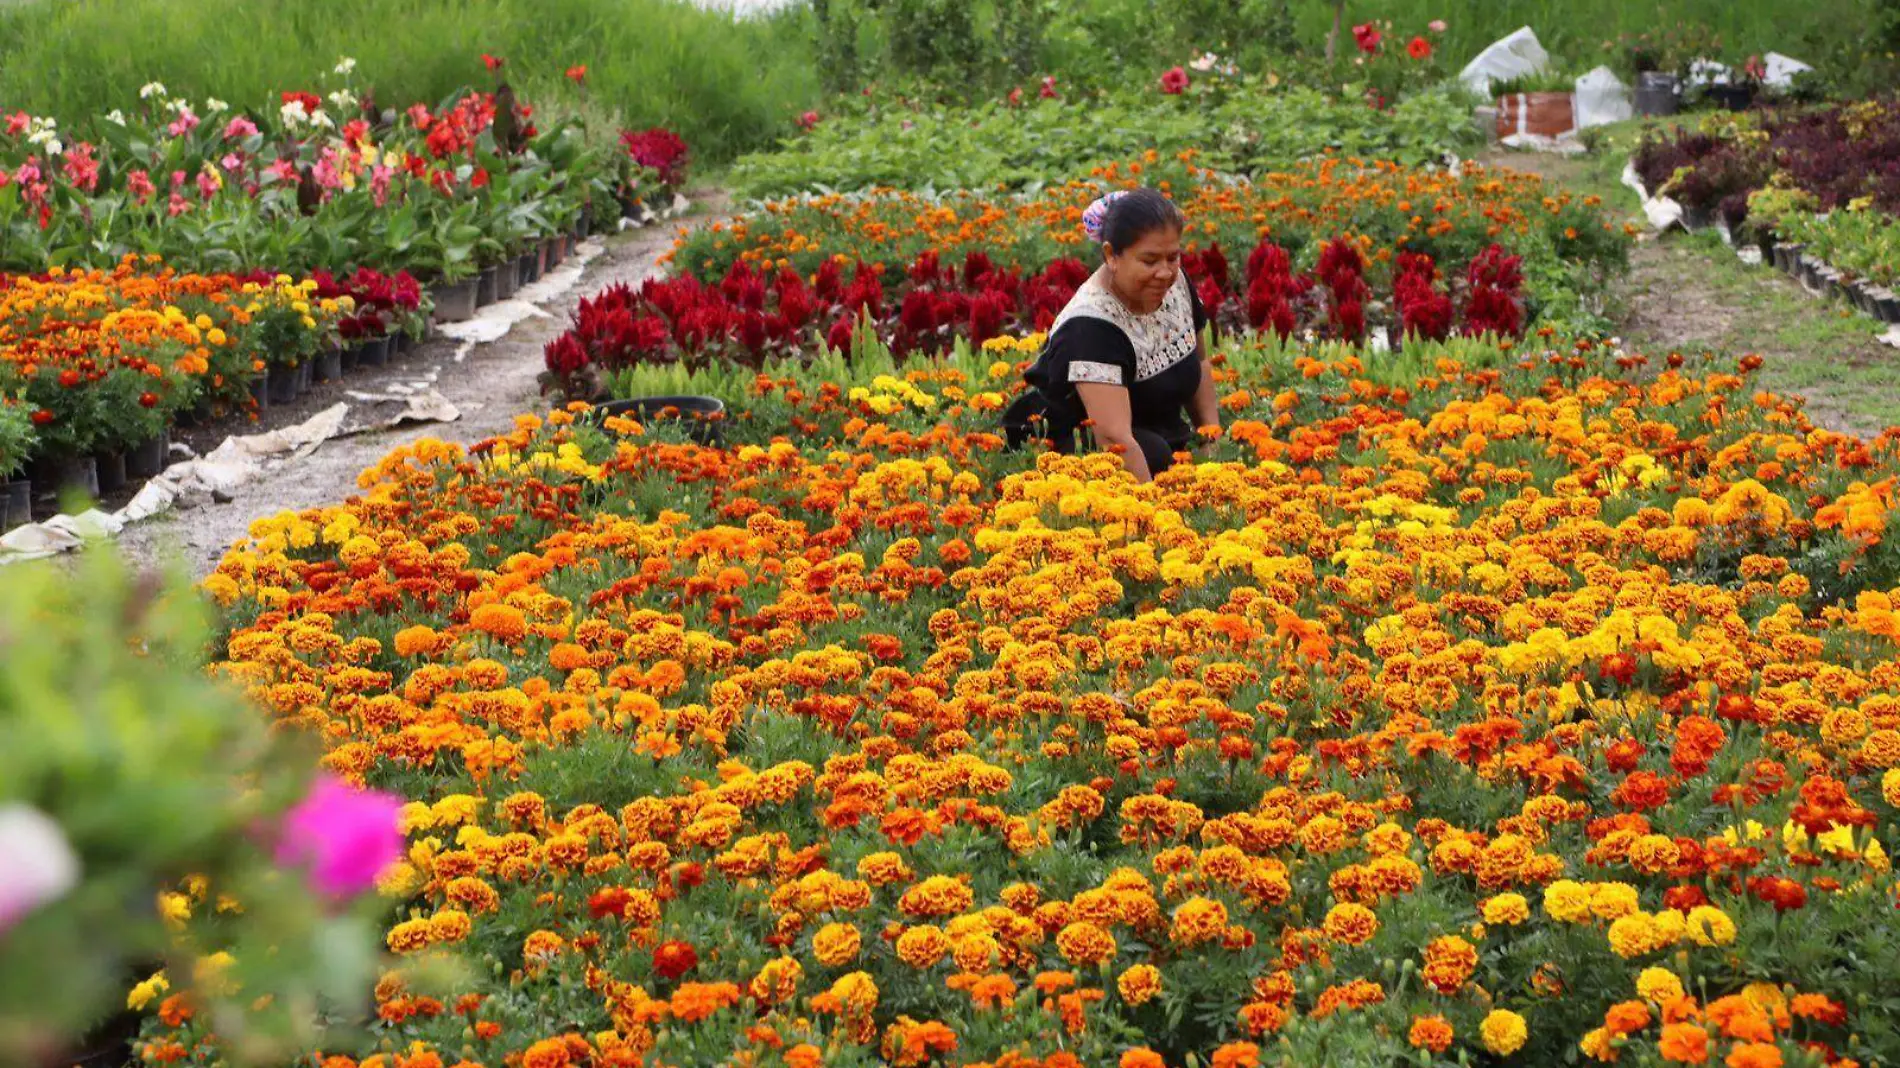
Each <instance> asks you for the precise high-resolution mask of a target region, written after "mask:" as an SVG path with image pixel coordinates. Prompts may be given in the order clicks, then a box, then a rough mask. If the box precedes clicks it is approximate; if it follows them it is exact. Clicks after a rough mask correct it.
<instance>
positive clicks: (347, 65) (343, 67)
mask: <svg viewBox="0 0 1900 1068" xmlns="http://www.w3.org/2000/svg"><path fill="white" fill-rule="evenodd" d="M355 69H356V60H354V59H351V58H350V57H348V56H344V57H343V58H342V59H339V60H337V61H336V73H338V74H348V73H349V72H351V71H353V70H355Z"/></svg>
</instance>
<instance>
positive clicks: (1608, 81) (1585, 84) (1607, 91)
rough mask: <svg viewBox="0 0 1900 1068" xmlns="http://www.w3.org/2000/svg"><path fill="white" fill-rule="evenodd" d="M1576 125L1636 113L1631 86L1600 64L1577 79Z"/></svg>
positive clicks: (1594, 122) (1598, 122)
mask: <svg viewBox="0 0 1900 1068" xmlns="http://www.w3.org/2000/svg"><path fill="white" fill-rule="evenodd" d="M1576 109H1577V129H1579V130H1581V129H1584V128H1586V127H1590V126H1602V125H1604V124H1606V123H1612V122H1622V121H1623V120H1624V119H1627V118H1629V117H1631V116H1633V115H1635V114H1636V107H1635V104H1634V102H1632V101H1631V99H1630V91H1629V87H1628V86H1626V85H1624V84H1623V82H1622V80H1621V79H1619V78H1617V76H1616V75H1615V74H1613V73H1611V71H1610V68H1608V67H1598V68H1597V69H1595V70H1593V71H1591V72H1590V73H1588V74H1586V75H1584V76H1583V77H1581V78H1578V79H1577V97H1576Z"/></svg>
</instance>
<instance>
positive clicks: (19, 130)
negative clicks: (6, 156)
mask: <svg viewBox="0 0 1900 1068" xmlns="http://www.w3.org/2000/svg"><path fill="white" fill-rule="evenodd" d="M32 125H33V116H31V115H28V114H27V113H26V112H24V111H16V112H14V113H13V114H11V115H8V116H7V136H8V137H18V136H20V135H21V134H23V133H25V132H26V131H27V128H28V127H30V126H32Z"/></svg>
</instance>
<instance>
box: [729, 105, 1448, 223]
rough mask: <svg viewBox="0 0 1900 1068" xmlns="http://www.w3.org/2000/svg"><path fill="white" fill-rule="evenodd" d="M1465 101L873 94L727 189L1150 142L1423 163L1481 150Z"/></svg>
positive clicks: (833, 180) (957, 167)
mask: <svg viewBox="0 0 1900 1068" xmlns="http://www.w3.org/2000/svg"><path fill="white" fill-rule="evenodd" d="M1476 143H1477V133H1476V130H1475V128H1474V127H1473V126H1472V125H1471V121H1470V113H1469V112H1468V111H1467V110H1466V107H1465V104H1464V102H1463V98H1462V97H1461V96H1460V95H1458V94H1456V93H1454V92H1453V91H1451V90H1449V89H1441V90H1434V91H1431V92H1427V93H1422V94H1417V95H1415V96H1412V97H1409V98H1407V99H1405V100H1403V101H1401V102H1400V103H1399V104H1398V105H1397V106H1395V107H1393V108H1392V109H1390V110H1389V111H1384V112H1381V111H1375V110H1373V109H1372V108H1369V107H1367V106H1366V105H1365V104H1364V103H1361V102H1359V101H1334V100H1329V99H1327V98H1326V97H1325V96H1323V95H1322V94H1320V93H1319V92H1317V91H1314V90H1311V89H1290V88H1284V87H1281V88H1271V89H1270V88H1268V87H1267V86H1265V85H1264V84H1262V83H1260V82H1256V81H1241V82H1238V83H1236V84H1235V85H1234V86H1233V87H1232V88H1231V89H1230V90H1224V91H1218V92H1217V91H1216V90H1214V89H1212V88H1210V89H1208V90H1207V91H1206V92H1205V93H1203V92H1201V91H1200V90H1199V89H1198V88H1197V89H1195V90H1191V91H1190V92H1189V93H1185V94H1182V95H1180V96H1165V95H1163V94H1161V93H1160V92H1158V91H1157V90H1156V89H1155V88H1154V87H1153V86H1149V85H1144V86H1142V87H1141V88H1139V89H1133V90H1128V91H1124V92H1119V93H1113V94H1104V95H1102V96H1099V97H1090V98H1083V99H1077V98H1071V97H1063V98H1059V99H1054V100H1039V99H1036V98H1034V97H1028V98H1027V99H1026V100H1025V101H1024V103H1023V104H1022V105H1021V106H1010V105H1008V104H1006V103H985V104H979V105H977V106H975V107H973V108H956V107H935V106H933V107H917V108H912V107H904V106H901V105H900V106H884V105H875V104H874V105H872V106H871V107H869V108H868V109H865V110H863V111H862V112H859V113H854V114H849V115H841V116H832V117H828V118H826V119H825V120H824V121H822V122H820V123H819V125H818V126H817V127H815V128H814V129H813V130H812V131H810V132H809V133H806V134H802V135H800V136H797V137H792V138H788V139H787V140H786V141H785V142H784V143H783V145H782V147H781V148H780V149H779V150H778V151H776V152H766V153H755V154H752V155H748V156H744V157H741V158H740V159H739V160H738V162H736V163H735V164H734V165H733V169H732V174H731V183H732V187H733V190H734V192H735V193H738V194H740V195H742V196H748V197H765V196H772V195H777V194H784V193H791V192H797V191H800V190H806V189H812V188H817V187H824V188H828V189H834V190H855V189H862V188H865V187H868V186H874V185H888V186H896V187H899V188H923V187H931V188H936V189H950V188H964V189H991V188H995V187H997V186H999V185H1000V186H1005V187H1008V188H1011V189H1019V188H1023V187H1026V186H1030V185H1033V184H1037V183H1041V182H1045V181H1054V180H1058V179H1061V178H1067V177H1072V176H1074V175H1077V174H1081V173H1086V172H1087V170H1088V169H1089V168H1090V167H1091V166H1095V165H1098V164H1106V163H1114V162H1120V161H1126V160H1129V159H1133V158H1135V157H1137V156H1139V155H1140V154H1141V153H1143V152H1146V151H1149V150H1154V151H1156V152H1159V153H1161V154H1163V155H1166V156H1172V155H1174V154H1175V153H1178V152H1181V151H1183V150H1186V149H1190V148H1192V149H1197V150H1199V152H1200V155H1201V159H1202V162H1204V163H1206V164H1208V165H1209V166H1213V167H1216V168H1218V169H1221V170H1224V171H1229V172H1234V173H1241V174H1249V173H1254V172H1257V171H1260V170H1262V169H1267V168H1272V167H1276V166H1284V165H1286V164H1289V163H1292V162H1295V161H1297V160H1300V159H1304V158H1307V157H1310V156H1315V155H1318V154H1320V153H1322V152H1324V151H1326V150H1328V149H1332V150H1336V151H1338V152H1340V153H1343V154H1346V155H1359V156H1366V157H1371V158H1381V159H1392V160H1397V161H1399V162H1401V163H1407V164H1419V163H1424V162H1428V161H1436V160H1437V159H1439V158H1440V157H1441V156H1442V155H1443V154H1444V153H1445V152H1447V151H1451V152H1457V153H1459V154H1464V153H1465V152H1467V151H1468V150H1470V149H1472V148H1474V147H1476Z"/></svg>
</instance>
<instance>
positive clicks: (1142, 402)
mask: <svg viewBox="0 0 1900 1068" xmlns="http://www.w3.org/2000/svg"><path fill="white" fill-rule="evenodd" d="M1206 323H1207V313H1206V312H1205V311H1203V310H1202V308H1201V300H1200V297H1199V296H1198V295H1197V294H1196V293H1195V292H1194V286H1193V284H1192V283H1190V282H1189V281H1188V277H1187V274H1186V273H1185V272H1184V273H1182V274H1179V275H1177V276H1176V277H1175V281H1174V285H1173V287H1172V288H1170V289H1169V290H1168V293H1167V296H1165V297H1163V298H1162V301H1161V306H1160V307H1159V308H1156V309H1155V310H1154V311H1152V312H1149V313H1148V314H1146V315H1137V314H1136V313H1134V312H1131V311H1129V310H1128V306H1127V305H1125V304H1123V303H1122V302H1121V299H1120V298H1119V297H1117V296H1115V294H1114V293H1113V292H1111V291H1110V290H1109V288H1108V287H1107V286H1106V285H1104V284H1102V283H1101V282H1100V281H1098V280H1097V279H1095V278H1090V279H1089V280H1088V281H1087V282H1084V283H1083V284H1082V288H1080V289H1078V290H1076V292H1075V296H1074V297H1073V298H1071V299H1070V300H1069V304H1068V306H1067V307H1065V308H1063V309H1062V314H1061V315H1058V316H1057V317H1056V321H1055V325H1053V326H1052V327H1050V330H1049V342H1048V344H1047V345H1046V346H1045V347H1044V348H1043V351H1042V356H1041V357H1040V358H1039V359H1037V361H1036V365H1035V366H1034V367H1032V368H1030V370H1029V373H1028V374H1027V375H1026V376H1025V377H1026V378H1027V379H1028V381H1029V384H1030V385H1032V386H1034V387H1036V389H1037V390H1038V391H1039V392H1041V393H1042V394H1043V396H1044V397H1045V398H1046V399H1047V401H1048V403H1049V408H1050V421H1051V423H1052V425H1053V426H1055V427H1057V428H1059V427H1060V426H1061V424H1062V423H1064V422H1069V420H1067V419H1064V418H1062V416H1063V415H1064V414H1067V415H1070V416H1072V417H1073V422H1072V423H1071V425H1074V424H1076V423H1080V422H1081V420H1082V418H1083V413H1082V410H1081V403H1080V399H1079V397H1078V396H1077V394H1076V389H1075V387H1076V386H1077V385H1078V384H1079V383H1084V382H1088V383H1096V384H1099V385H1107V386H1124V387H1126V388H1127V390H1128V405H1129V413H1130V415H1131V417H1132V419H1131V421H1132V422H1133V424H1134V425H1135V426H1136V427H1140V428H1143V429H1147V430H1152V431H1155V432H1156V433H1158V434H1160V435H1161V436H1162V437H1163V438H1165V439H1167V440H1168V441H1169V443H1170V444H1174V445H1182V444H1185V442H1186V441H1187V440H1188V438H1189V437H1190V436H1191V432H1190V430H1189V427H1188V424H1187V420H1186V419H1185V418H1184V417H1183V415H1182V412H1183V409H1185V408H1186V406H1187V402H1188V401H1189V400H1190V399H1191V398H1192V397H1193V396H1194V392H1195V390H1197V389H1199V388H1200V385H1201V362H1200V361H1199V360H1198V359H1196V358H1195V351H1196V343H1197V342H1198V341H1199V339H1200V334H1201V329H1202V327H1204V326H1205V325H1206Z"/></svg>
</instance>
